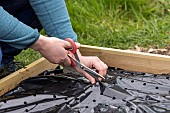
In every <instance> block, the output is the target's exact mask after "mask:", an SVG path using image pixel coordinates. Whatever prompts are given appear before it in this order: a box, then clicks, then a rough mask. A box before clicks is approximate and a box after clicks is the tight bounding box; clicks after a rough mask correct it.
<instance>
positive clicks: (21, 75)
mask: <svg viewBox="0 0 170 113" xmlns="http://www.w3.org/2000/svg"><path fill="white" fill-rule="evenodd" d="M80 50H81V52H82V54H83V55H95V56H98V57H99V58H100V59H101V60H103V61H104V62H105V63H106V64H108V66H109V67H114V68H110V69H109V71H108V74H109V75H110V76H108V79H107V80H106V81H105V82H104V84H105V85H106V86H107V88H104V89H102V85H101V84H96V85H94V86H92V85H91V84H89V83H87V81H86V80H85V79H83V78H82V77H80V76H79V77H78V80H77V79H74V77H77V75H76V76H74V75H73V74H71V75H68V76H69V78H68V76H67V75H66V76H65V75H63V74H62V71H61V70H60V73H58V72H57V71H53V70H54V69H55V68H56V67H57V65H54V64H51V63H49V62H48V61H46V60H45V59H43V58H42V59H39V60H38V61H36V62H34V63H32V64H30V65H29V66H27V67H25V68H24V69H21V70H19V71H17V72H15V73H13V74H11V75H9V76H7V77H5V78H3V79H1V80H0V85H1V89H0V94H1V95H3V94H4V93H6V96H5V95H3V96H2V97H1V103H0V104H1V107H0V109H1V110H0V111H3V110H7V111H8V110H9V111H10V110H12V111H15V110H21V111H24V112H29V111H30V112H38V111H36V110H39V111H40V110H42V109H40V108H42V106H44V104H45V103H46V102H47V101H48V102H49V103H50V104H48V103H47V104H48V105H45V106H46V107H47V108H45V107H44V110H45V111H46V112H48V111H50V110H56V111H57V110H58V111H57V112H59V111H60V112H87V111H89V112H94V111H95V113H97V112H102V113H107V112H116V111H119V112H130V111H131V112H168V111H169V110H170V102H169V101H170V100H169V96H170V95H169V90H170V82H169V77H170V76H169V74H168V73H170V68H169V66H170V57H169V56H163V55H156V54H149V53H141V52H134V51H126V50H117V49H109V48H99V47H92V46H83V47H81V49H80ZM119 68H121V69H119ZM49 69H50V70H52V71H50V70H49ZM122 69H123V70H122ZM45 70H48V71H45ZM125 70H126V71H125ZM43 71H45V74H40V73H42V72H43ZM56 72H57V73H56ZM38 74H40V75H41V76H40V75H39V76H37V75H38ZM61 74H62V77H61V76H60V77H59V76H58V77H54V75H61ZM44 75H49V76H44ZM33 76H36V77H33ZM70 76H71V78H70ZM29 77H33V78H29ZM27 78H29V79H27ZM42 78H43V79H42ZM25 79H27V80H26V81H24V82H22V83H20V82H21V81H23V80H25ZM43 80H44V81H43ZM41 81H43V82H41ZM57 81H63V84H62V83H59V82H57ZM71 81H72V82H71ZM45 82H46V83H51V84H50V85H49V84H45ZM65 82H66V83H68V84H66V85H65V84H64V83H65ZM19 83H20V85H19V86H17V85H18V84H19ZM41 83H42V84H41ZM69 83H70V84H69ZM24 84H26V85H24ZM28 84H29V85H28ZM67 85H68V86H67ZM24 86H27V87H24ZM33 86H34V88H35V92H34V91H33V89H31V90H30V88H33ZM35 86H40V87H41V88H42V87H44V88H43V90H42V89H41V88H40V87H35ZM53 86H56V87H57V88H55V87H53ZM61 86H62V87H61ZM24 88H26V89H24ZM39 88H40V89H39ZM50 88H53V89H55V90H50ZM11 89H13V90H11ZM56 89H60V90H56ZM73 89H75V90H73ZM10 90H11V92H10ZM18 91H19V92H18ZM29 91H32V92H29ZM51 91H52V92H51ZM69 91H71V92H69ZM15 92H16V93H15ZM45 92H46V93H45ZM88 92H91V93H88ZM30 95H33V97H30ZM36 95H37V96H36ZM44 95H45V98H46V99H45V98H44V97H43V96H44ZM28 96H29V98H31V100H34V101H30V99H29V98H28ZM14 97H17V98H18V99H19V101H17V100H15V99H14ZM38 98H39V99H40V100H41V102H40V101H39V102H40V103H39V104H36V103H37V99H38ZM82 98H83V99H82ZM9 99H11V100H9ZM44 99H45V100H44ZM60 99H63V100H60ZM80 99H82V100H81V102H80ZM16 101H17V102H18V103H17V102H16ZM77 101H78V103H77ZM10 102H13V103H17V105H18V106H17V105H12V106H10V104H9V103H10ZM53 102H54V103H55V104H52V105H51V103H53ZM20 105H22V106H20ZM33 106H34V107H33ZM8 107H9V109H5V108H8ZM38 108H39V109H38ZM61 108H63V109H61ZM31 110H32V111H31ZM62 110H66V111H62ZM12 111H11V112H12ZM45 111H44V112H45Z"/></svg>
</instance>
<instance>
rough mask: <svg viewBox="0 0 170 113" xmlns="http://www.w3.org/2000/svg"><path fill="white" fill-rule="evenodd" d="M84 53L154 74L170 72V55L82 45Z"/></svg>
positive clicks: (124, 66) (108, 63)
mask: <svg viewBox="0 0 170 113" xmlns="http://www.w3.org/2000/svg"><path fill="white" fill-rule="evenodd" d="M80 51H81V53H82V54H83V55H87V56H91V55H92V56H96V55H97V56H98V57H99V58H100V59H101V60H102V61H104V62H105V63H106V64H107V65H108V66H111V67H117V68H121V69H125V70H129V71H137V72H145V73H152V74H163V73H165V74H168V73H170V56H165V55H158V54H151V53H142V52H135V51H130V50H119V49H111V48H103V47H94V46H88V45H82V46H81V48H80Z"/></svg>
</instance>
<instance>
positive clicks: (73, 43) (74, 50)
mask: <svg viewBox="0 0 170 113" xmlns="http://www.w3.org/2000/svg"><path fill="white" fill-rule="evenodd" d="M65 41H68V42H70V43H71V46H72V49H69V51H71V52H72V53H73V54H75V53H76V51H77V47H76V44H75V42H74V41H73V40H72V39H71V38H66V39H65Z"/></svg>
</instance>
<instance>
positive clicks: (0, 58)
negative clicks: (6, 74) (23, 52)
mask: <svg viewBox="0 0 170 113" xmlns="http://www.w3.org/2000/svg"><path fill="white" fill-rule="evenodd" d="M1 63H2V50H1V46H0V67H1V66H2V64H1Z"/></svg>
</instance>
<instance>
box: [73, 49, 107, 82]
mask: <svg viewBox="0 0 170 113" xmlns="http://www.w3.org/2000/svg"><path fill="white" fill-rule="evenodd" d="M77 54H78V56H79V59H80V62H81V63H82V64H84V65H85V66H87V67H89V68H91V69H92V68H95V69H96V71H97V72H98V73H99V74H100V75H102V76H104V77H105V76H106V73H107V69H108V66H107V65H106V64H105V63H104V62H102V61H101V60H100V59H99V58H98V57H96V56H82V55H81V53H80V52H79V50H77ZM74 68H75V69H76V70H77V71H78V72H79V73H82V74H83V75H84V76H85V77H86V78H87V79H89V81H90V82H91V83H92V84H94V83H95V82H96V81H95V79H94V78H93V77H92V76H91V75H89V74H88V73H86V72H85V71H83V70H82V69H80V68H78V67H77V66H74ZM98 79H99V80H100V81H101V80H102V78H98Z"/></svg>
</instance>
